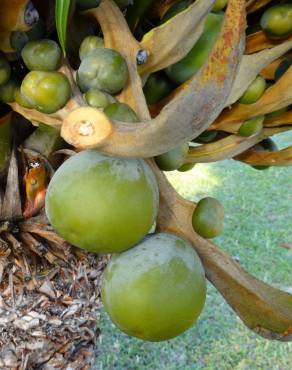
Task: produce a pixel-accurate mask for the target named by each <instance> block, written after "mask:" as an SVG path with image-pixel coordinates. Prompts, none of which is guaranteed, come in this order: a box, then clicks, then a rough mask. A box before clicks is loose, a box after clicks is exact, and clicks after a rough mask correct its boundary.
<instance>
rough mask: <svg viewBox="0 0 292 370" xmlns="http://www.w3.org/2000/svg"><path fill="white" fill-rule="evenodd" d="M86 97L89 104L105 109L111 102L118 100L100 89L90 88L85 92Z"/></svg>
mask: <svg viewBox="0 0 292 370" xmlns="http://www.w3.org/2000/svg"><path fill="white" fill-rule="evenodd" d="M84 98H85V100H86V102H87V104H88V105H90V106H91V107H93V108H97V109H104V108H105V107H107V106H108V105H109V104H111V103H115V102H116V99H115V98H114V97H113V96H111V95H110V94H107V93H105V92H103V91H100V90H98V89H89V90H88V91H86V93H85V94H84Z"/></svg>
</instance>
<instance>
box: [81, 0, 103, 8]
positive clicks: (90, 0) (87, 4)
mask: <svg viewBox="0 0 292 370" xmlns="http://www.w3.org/2000/svg"><path fill="white" fill-rule="evenodd" d="M99 4H100V0H76V6H77V8H78V9H80V10H87V9H92V8H97V7H98V5H99Z"/></svg>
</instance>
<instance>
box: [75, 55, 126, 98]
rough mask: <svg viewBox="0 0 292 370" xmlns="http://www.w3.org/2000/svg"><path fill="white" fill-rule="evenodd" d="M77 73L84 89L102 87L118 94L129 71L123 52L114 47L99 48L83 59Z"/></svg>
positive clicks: (106, 90)
mask: <svg viewBox="0 0 292 370" xmlns="http://www.w3.org/2000/svg"><path fill="white" fill-rule="evenodd" d="M77 75H78V84H79V86H80V88H81V90H82V91H87V90H89V89H100V90H102V91H105V92H107V93H109V94H116V93H118V92H119V91H120V90H121V89H123V88H124V86H125V85H126V83H127V80H128V76H129V72H128V66H127V63H126V61H125V59H124V58H123V57H122V56H121V54H119V53H118V52H116V51H115V50H112V49H106V48H98V49H96V50H94V51H92V52H91V53H90V54H89V55H87V56H86V57H85V58H84V59H83V60H82V62H81V64H80V67H79V69H78V72H77Z"/></svg>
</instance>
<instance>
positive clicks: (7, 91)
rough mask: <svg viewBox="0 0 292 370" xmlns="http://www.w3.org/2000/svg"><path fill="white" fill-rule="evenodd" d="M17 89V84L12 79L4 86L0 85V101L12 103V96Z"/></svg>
mask: <svg viewBox="0 0 292 370" xmlns="http://www.w3.org/2000/svg"><path fill="white" fill-rule="evenodd" d="M17 88H18V83H17V81H16V80H14V79H13V78H12V79H10V80H9V81H8V82H7V83H6V84H5V85H0V101H2V102H3V103H13V102H14V101H15V99H14V94H15V91H16V89H17Z"/></svg>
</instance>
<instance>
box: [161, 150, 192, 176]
mask: <svg viewBox="0 0 292 370" xmlns="http://www.w3.org/2000/svg"><path fill="white" fill-rule="evenodd" d="M188 151H189V144H188V143H186V144H182V145H180V146H178V147H176V148H174V149H171V150H170V151H169V152H166V153H163V154H160V155H158V156H157V157H155V162H156V164H157V165H158V167H159V168H160V169H161V170H162V171H174V170H177V169H178V168H180V167H181V166H182V165H183V164H184V162H185V159H186V156H187V154H188Z"/></svg>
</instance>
